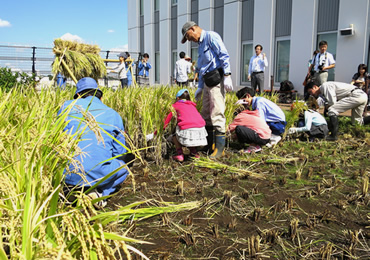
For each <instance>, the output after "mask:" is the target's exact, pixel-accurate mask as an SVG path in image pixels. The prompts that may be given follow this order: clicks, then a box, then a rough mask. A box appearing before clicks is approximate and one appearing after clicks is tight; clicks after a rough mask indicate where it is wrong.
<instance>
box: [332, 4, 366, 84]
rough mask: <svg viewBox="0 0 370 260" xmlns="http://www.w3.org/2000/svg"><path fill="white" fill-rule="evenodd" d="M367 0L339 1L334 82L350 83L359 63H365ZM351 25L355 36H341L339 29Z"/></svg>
mask: <svg viewBox="0 0 370 260" xmlns="http://www.w3.org/2000/svg"><path fill="white" fill-rule="evenodd" d="M368 23H369V1H368V0H357V1H355V2H354V1H351V0H341V1H340V5H339V19H338V38H337V39H338V43H337V57H336V59H337V62H336V65H335V80H336V81H342V82H348V83H349V82H351V79H352V76H353V74H354V73H355V72H357V67H358V65H359V64H360V63H365V64H366V63H367V50H368V48H369V47H368V46H369V45H368V39H369V37H368V34H369V32H368V31H367V30H368ZM350 24H353V26H354V29H355V35H353V36H341V35H340V33H339V30H340V29H344V28H348V27H349V25H350Z"/></svg>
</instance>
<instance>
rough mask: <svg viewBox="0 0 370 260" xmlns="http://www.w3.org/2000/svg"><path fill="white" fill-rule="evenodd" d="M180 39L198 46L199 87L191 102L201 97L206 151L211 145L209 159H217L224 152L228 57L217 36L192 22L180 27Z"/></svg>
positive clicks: (229, 82)
mask: <svg viewBox="0 0 370 260" xmlns="http://www.w3.org/2000/svg"><path fill="white" fill-rule="evenodd" d="M182 35H183V38H182V41H181V43H185V42H186V41H187V40H188V41H192V42H196V43H198V44H199V47H198V69H199V84H198V89H197V90H196V92H195V100H196V101H199V99H200V98H201V96H202V93H203V107H202V112H201V114H202V117H203V118H204V120H205V121H206V130H207V133H208V137H207V141H208V145H207V147H206V149H207V150H209V151H210V150H211V149H212V146H213V143H215V149H214V150H213V153H212V154H211V155H210V158H211V159H215V158H219V157H221V156H222V154H223V151H224V149H225V128H226V126H225V124H226V119H225V90H226V91H232V90H233V83H232V80H231V77H230V75H231V71H230V62H229V54H228V52H227V50H226V48H225V45H224V43H223V42H222V39H221V37H220V35H219V34H218V33H216V32H212V31H205V30H203V29H202V28H200V27H199V26H198V25H197V24H196V23H195V22H193V21H190V22H186V23H185V24H184V25H183V27H182Z"/></svg>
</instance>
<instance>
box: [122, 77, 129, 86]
mask: <svg viewBox="0 0 370 260" xmlns="http://www.w3.org/2000/svg"><path fill="white" fill-rule="evenodd" d="M120 81H121V88H127V86H128V79H127V78H124V79H120Z"/></svg>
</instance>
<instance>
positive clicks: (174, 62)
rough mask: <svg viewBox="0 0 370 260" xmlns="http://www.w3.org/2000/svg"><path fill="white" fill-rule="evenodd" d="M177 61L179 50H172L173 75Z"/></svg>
mask: <svg viewBox="0 0 370 260" xmlns="http://www.w3.org/2000/svg"><path fill="white" fill-rule="evenodd" d="M176 61H177V51H172V59H171V74H170V75H171V76H172V77H173V71H174V70H175V64H176Z"/></svg>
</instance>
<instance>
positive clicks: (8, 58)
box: [0, 45, 139, 86]
mask: <svg viewBox="0 0 370 260" xmlns="http://www.w3.org/2000/svg"><path fill="white" fill-rule="evenodd" d="M119 53H120V51H101V52H100V56H101V57H102V58H103V59H114V60H118V55H119ZM130 55H131V58H132V59H134V60H135V61H137V59H138V57H139V53H137V52H130ZM54 57H55V55H54V53H53V49H52V48H47V47H35V46H32V47H31V46H8V45H0V67H8V68H10V69H11V70H12V71H21V72H26V73H28V74H31V73H34V74H36V75H37V76H39V77H46V76H49V77H52V76H53V73H52V72H51V68H52V63H53V61H54ZM105 64H106V66H107V67H113V66H115V65H116V64H117V63H114V62H105ZM108 71H109V70H108ZM133 72H134V73H135V66H134V70H133ZM118 82H119V81H118V78H117V74H116V73H108V74H107V77H106V78H104V79H101V80H99V83H100V84H103V85H106V86H113V85H115V84H116V85H118V84H119V83H118Z"/></svg>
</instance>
